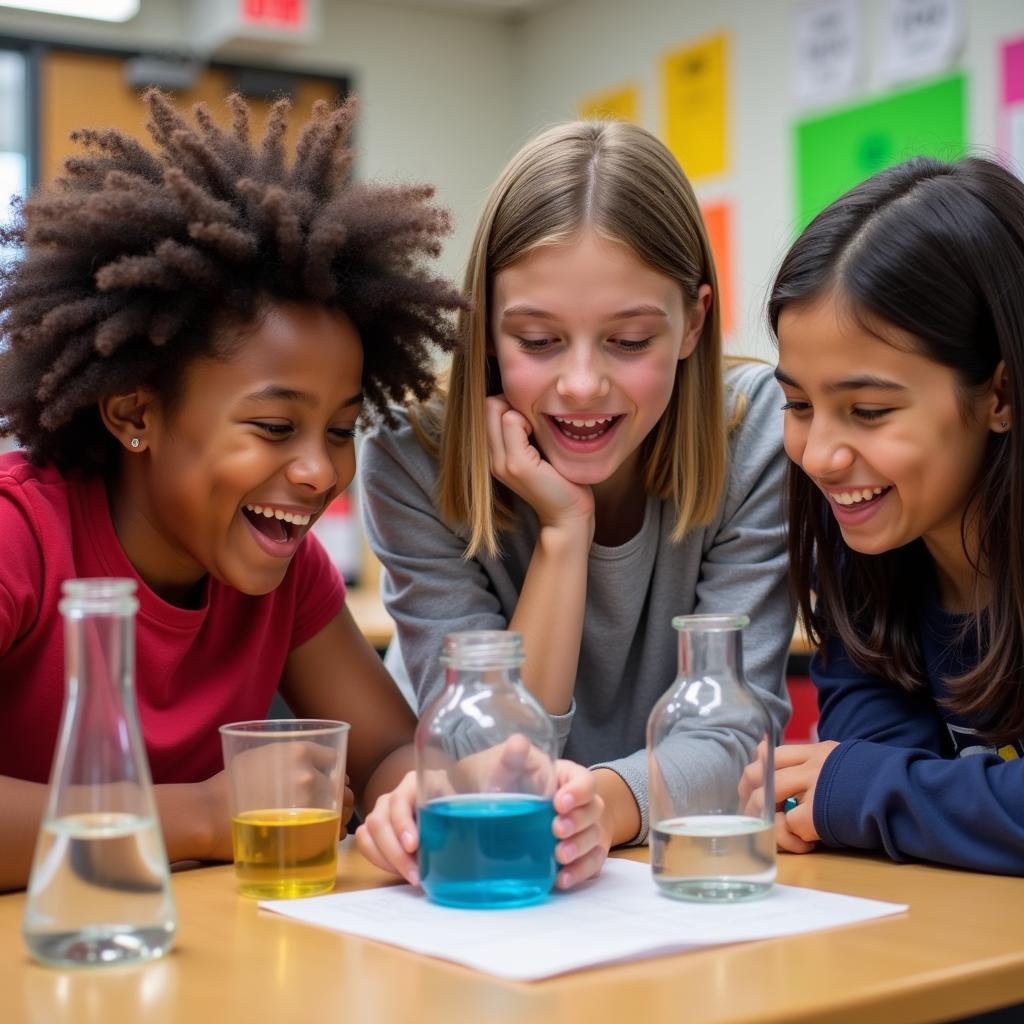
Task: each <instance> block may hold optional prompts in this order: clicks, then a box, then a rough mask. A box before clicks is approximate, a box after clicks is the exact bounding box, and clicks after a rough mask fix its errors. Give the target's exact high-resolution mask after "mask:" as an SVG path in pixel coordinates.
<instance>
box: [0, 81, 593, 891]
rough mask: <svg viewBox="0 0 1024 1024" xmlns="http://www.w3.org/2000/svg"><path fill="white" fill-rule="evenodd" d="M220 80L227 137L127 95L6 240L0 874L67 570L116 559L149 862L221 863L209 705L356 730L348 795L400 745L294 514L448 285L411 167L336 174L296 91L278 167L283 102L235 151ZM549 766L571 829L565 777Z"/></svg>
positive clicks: (396, 768) (339, 594) (53, 733)
mask: <svg viewBox="0 0 1024 1024" xmlns="http://www.w3.org/2000/svg"><path fill="white" fill-rule="evenodd" d="M228 102H229V105H230V107H231V110H232V112H233V124H232V127H231V129H230V130H228V131H223V130H221V129H220V128H218V127H217V126H216V124H215V123H214V122H213V120H212V118H211V116H210V114H209V113H208V111H207V110H206V109H205V108H204V107H202V106H201V105H200V106H197V107H196V108H195V123H194V124H191V123H189V122H188V121H186V120H185V119H184V118H183V117H181V116H180V115H179V114H178V112H177V111H176V110H175V109H174V107H173V106H172V105H171V104H170V103H169V102H168V100H167V99H165V98H164V97H163V96H162V95H161V94H160V93H158V92H155V91H152V92H150V93H148V94H147V96H146V103H147V104H148V107H149V111H150V114H151V118H152V121H151V123H150V125H149V126H148V127H149V132H150V134H151V135H152V137H153V141H154V142H155V144H156V152H155V153H151V152H149V151H148V150H146V149H145V148H144V147H143V146H142V145H141V144H140V143H139V142H137V141H136V140H135V139H133V138H130V137H128V136H126V135H123V134H121V133H120V132H113V131H110V132H97V131H83V132H80V133H78V138H79V139H80V141H82V142H84V143H85V144H86V146H87V147H89V149H90V150H91V153H89V154H88V155H86V156H84V157H81V158H76V159H72V160H69V161H68V162H67V164H66V167H65V177H64V178H63V179H61V180H59V181H58V182H57V184H56V186H55V187H54V188H52V189H48V190H43V191H41V192H39V193H37V194H35V195H33V196H32V197H31V198H30V199H29V200H28V201H27V202H26V203H25V205H24V207H23V209H22V210H21V216H20V218H19V219H18V220H17V222H16V223H15V225H14V227H13V228H11V229H9V230H8V231H6V232H5V233H4V235H3V237H2V238H0V242H5V243H7V244H15V245H18V246H21V247H22V249H23V252H24V256H23V258H21V259H20V260H18V261H17V262H15V263H14V264H13V265H12V266H10V267H7V268H5V270H4V272H3V278H2V281H0V311H2V317H3V319H2V330H3V335H4V348H3V350H2V351H0V434H7V435H11V434H13V435H15V436H16V437H17V438H18V440H19V441H20V443H21V445H22V446H23V449H24V450H23V451H18V452H13V453H11V454H8V455H5V456H0V681H2V685H0V834H2V835H3V843H2V844H0V888H10V887H12V886H17V885H23V884H24V883H25V880H26V877H27V874H28V867H29V860H30V858H31V854H32V848H33V845H34V842H35V836H36V832H37V829H38V826H39V821H40V818H41V816H42V811H43V803H44V798H45V794H46V787H45V783H46V780H47V774H48V771H49V768H50V763H51V760H52V757H53V749H54V745H55V742H56V738H57V729H58V723H59V719H60V712H61V705H62V702H63V680H64V671H63V658H62V650H63V645H62V642H61V628H62V626H61V616H60V614H59V611H58V607H57V603H58V600H59V597H60V589H61V583H62V581H63V580H66V579H68V578H71V577H85V576H122V577H128V578H130V579H134V580H136V581H137V586H138V594H139V605H140V607H139V615H138V623H137V667H138V671H137V701H138V706H139V714H140V719H141V725H142V732H143V737H144V740H145V743H146V747H147V751H148V754H149V760H150V766H151V770H152V775H153V779H154V781H155V782H156V784H157V785H156V798H157V807H158V811H159V814H160V818H161V824H162V827H163V831H164V837H165V841H166V844H167V848H168V853H169V855H170V857H171V859H172V860H177V859H191V858H199V859H230V857H231V841H230V816H229V813H228V806H227V787H226V784H225V778H224V773H223V771H222V770H221V769H222V762H221V750H220V741H219V736H218V732H217V727H218V725H220V724H222V723H224V722H227V721H232V720H238V719H246V718H262V717H264V715H265V714H266V712H267V709H268V707H269V705H270V701H271V698H272V696H273V694H274V692H275V691H276V690H278V689H279V688H280V690H281V692H282V694H283V695H284V697H285V699H286V700H287V702H288V704H289V705H290V706H291V708H292V709H293V710H294V711H295V712H296V713H297V714H298V715H300V716H308V717H314V718H335V719H345V720H347V721H349V722H350V723H351V724H352V731H351V736H350V742H349V750H348V768H349V771H350V773H351V779H352V785H353V788H354V790H355V792H356V794H358V795H359V796H360V797H361V801H362V805H363V806H364V807H365V808H366V809H367V810H369V808H371V807H372V806H373V804H374V802H375V800H376V799H377V797H378V796H380V795H382V794H384V793H385V792H386V791H387V790H388V789H390V788H391V787H393V786H395V785H396V784H397V783H398V781H399V780H400V779H401V778H402V776H403V775H404V774H405V772H406V771H407V769H408V768H409V766H410V763H411V758H410V756H409V754H410V751H409V746H408V744H409V742H410V740H411V738H412V731H413V727H414V724H415V721H414V718H413V715H412V713H411V711H410V710H409V709H408V707H407V705H406V704H405V701H404V700H403V699H402V697H401V695H400V693H399V692H398V690H397V689H396V688H395V687H394V685H393V683H392V681H391V679H390V678H389V676H388V674H387V672H386V671H385V669H384V668H383V666H382V665H381V663H380V660H379V659H378V658H377V656H376V654H375V652H374V651H373V649H372V648H371V647H370V646H369V644H368V643H367V642H366V640H365V639H364V638H363V636H362V635H361V634H360V632H359V630H358V629H357V627H356V625H355V622H354V621H353V619H352V616H351V614H350V613H349V611H348V610H347V608H346V606H345V592H344V587H343V585H342V582H341V580H340V578H339V577H338V574H337V572H336V571H335V569H334V567H333V566H332V565H331V564H330V562H329V561H328V559H327V556H326V554H325V552H324V551H323V549H322V548H321V547H320V545H319V544H318V543H317V542H316V540H315V538H313V537H310V536H308V531H309V529H310V527H311V526H312V524H313V523H314V522H315V521H316V520H317V518H318V517H319V516H320V514H321V513H322V512H323V510H324V509H325V508H326V507H327V505H328V504H329V503H330V502H331V500H332V499H333V498H334V497H335V496H337V495H338V494H339V493H340V492H341V491H342V490H344V489H345V487H346V486H348V484H349V483H350V482H351V480H352V476H353V474H354V472H355V452H354V444H353V435H354V433H355V428H356V422H357V419H359V417H360V415H361V412H369V411H370V410H374V411H376V412H378V413H380V414H382V415H384V416H385V417H389V416H390V415H391V414H390V413H388V411H387V406H388V403H389V402H401V401H403V400H405V399H406V397H407V395H409V394H411V395H413V396H418V397H420V398H423V397H425V396H426V395H427V394H428V393H429V392H430V390H431V386H432V375H431V372H430V360H431V346H432V345H433V346H436V347H440V348H442V349H449V348H451V340H450V339H451V338H452V336H453V330H452V324H451V322H450V316H449V315H450V313H451V311H453V310H455V309H457V308H459V307H460V306H461V305H462V300H461V299H460V297H459V295H458V293H457V291H456V290H455V289H454V288H452V287H451V286H450V285H448V284H447V283H445V282H443V281H440V280H438V279H436V278H434V277H432V276H430V275H429V274H428V273H427V272H426V271H425V269H424V267H423V259H424V257H426V256H435V255H437V252H438V250H439V244H440V238H441V237H442V236H443V234H445V233H446V231H447V229H448V217H447V215H446V214H445V212H444V211H442V210H440V209H438V208H437V207H435V206H433V205H432V204H431V202H430V197H431V195H432V190H431V189H429V188H424V187H380V186H368V185H358V184H354V183H352V182H351V181H350V180H349V179H348V176H347V174H346V168H347V166H348V163H349V161H350V153H349V151H348V150H347V149H345V148H344V147H345V141H346V138H347V136H348V133H349V130H350V125H351V121H352V113H353V109H354V108H353V105H352V103H351V102H349V103H346V104H345V105H343V106H341V107H339V108H338V109H335V110H331V109H329V107H328V106H327V104H326V103H319V104H317V105H316V106H315V107H314V110H313V117H312V119H311V120H310V121H309V122H308V123H307V124H306V126H305V127H304V128H303V130H302V132H301V134H300V137H299V139H298V143H297V146H296V151H295V159H294V161H293V162H291V163H290V164H289V162H288V161H287V160H286V153H285V148H284V145H283V137H284V134H285V129H286V127H287V118H288V110H289V104H288V102H287V101H286V100H282V101H279V102H278V103H276V104H275V105H274V107H273V109H272V112H271V114H270V117H269V119H268V122H267V127H266V131H265V134H264V137H263V139H262V141H261V142H260V143H258V144H256V145H254V144H253V143H252V142H251V141H250V127H249V110H248V108H247V106H246V105H245V103H244V102H243V101H242V100H241V99H240V98H239V97H237V96H236V97H231V98H230V99H229V101H228ZM293 770H295V771H296V772H303V773H308V772H309V771H310V770H311V766H309V765H304V764H300V765H294V766H293ZM561 779H562V781H563V782H565V786H564V787H563V788H564V789H566V790H568V791H569V794H570V795H571V797H572V798H573V800H575V802H576V803H577V805H578V807H579V808H580V810H579V815H580V822H581V825H580V827H586V826H587V825H588V824H589V818H588V816H593V815H594V814H596V807H595V804H594V801H593V800H592V797H593V793H594V788H593V785H592V783H591V782H590V778H589V775H588V774H587V773H586V772H585V771H584V770H583V769H582V768H579V767H578V766H569V767H568V768H566V769H564V770H563V773H562V776H561ZM588 801H589V803H588ZM351 802H352V801H351V794H348V793H346V807H347V808H348V809H349V811H348V813H351V811H350V808H351ZM574 831H575V829H570V832H574ZM566 834H569V833H566Z"/></svg>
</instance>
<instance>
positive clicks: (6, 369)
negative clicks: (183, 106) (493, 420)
mask: <svg viewBox="0 0 1024 1024" xmlns="http://www.w3.org/2000/svg"><path fill="white" fill-rule="evenodd" d="M144 101H145V103H146V105H147V106H148V108H149V113H150V117H151V120H150V122H149V124H147V126H146V127H147V130H148V131H149V134H150V135H151V136H152V138H153V141H154V142H155V144H156V152H155V153H151V152H149V151H148V150H147V149H145V148H144V147H143V146H142V145H141V143H140V142H138V141H137V140H136V139H134V138H131V137H130V136H128V135H125V134H123V133H122V132H119V131H96V130H89V129H85V130H81V131H78V132H75V133H74V134H73V136H72V138H74V139H76V140H77V141H79V142H81V143H83V144H84V146H85V147H86V149H87V150H88V152H87V153H86V154H85V155H83V156H79V157H74V158H71V159H69V160H68V161H67V162H66V164H65V166H64V174H63V177H61V178H60V179H58V181H57V183H56V185H55V186H53V187H51V188H47V189H42V190H39V191H37V192H36V193H34V194H33V195H32V196H31V197H30V198H29V199H28V200H27V201H26V202H25V203H24V204H23V205H22V206H21V207H20V208H19V209H18V210H17V211H16V214H17V215H16V217H15V220H14V223H13V226H11V227H9V228H7V229H6V230H5V231H4V232H3V233H2V236H0V242H3V243H5V244H7V245H15V246H19V247H22V255H21V257H20V258H19V259H17V260H16V261H15V262H13V263H12V264H11V265H10V266H7V267H5V268H3V270H2V276H0V317H2V320H0V328H2V332H3V338H4V345H5V347H3V348H2V349H0V435H10V434H13V435H15V436H16V437H17V438H18V440H19V442H20V443H21V444H22V445H23V446H24V447H25V448H27V450H28V454H29V457H30V458H31V459H32V460H33V461H35V462H37V463H43V462H53V463H55V464H57V465H58V466H59V467H60V468H61V469H63V470H66V471H67V470H79V471H83V472H95V471H104V470H107V469H109V468H110V466H111V465H112V462H111V460H112V458H113V453H114V452H115V451H116V447H115V446H114V445H113V443H112V439H111V438H110V436H109V434H108V433H107V431H106V430H105V428H104V427H103V424H102V422H101V420H100V417H99V413H98V409H97V401H98V400H99V399H100V398H101V397H103V396H105V395H110V394H118V393H122V392H126V391H131V390H132V389H134V388H135V387H138V386H140V385H146V386H149V387H152V388H154V389H156V391H157V392H158V394H160V395H161V397H162V398H164V399H165V400H166V401H167V402H168V403H169V404H172V405H173V403H174V398H175V395H176V389H177V388H178V387H179V385H180V381H181V378H182V370H183V368H184V367H185V366H186V365H187V364H188V363H189V361H190V360H191V359H193V358H196V357H198V356H203V355H207V356H216V355H217V354H219V352H220V349H221V348H222V347H223V340H224V339H220V338H219V335H220V334H224V335H228V334H230V330H224V331H220V330H219V328H221V327H222V326H224V325H225V324H228V325H238V324H244V323H246V322H247V321H250V320H253V319H255V318H256V317H258V316H259V315H260V313H261V312H262V311H263V310H264V309H265V308H266V307H267V306H268V305H269V304H272V303H274V302H275V301H280V302H312V303H319V304H323V305H324V306H326V307H329V308H333V309H338V310H341V311H343V312H344V313H345V314H346V315H347V316H348V317H349V319H350V320H351V321H352V322H353V324H354V325H355V327H356V329H357V330H358V332H359V336H360V338H361V341H362V345H363V350H364V368H363V387H364V393H365V396H366V400H367V402H366V405H367V407H368V408H369V410H370V411H371V412H373V411H375V412H377V413H380V414H383V416H384V417H385V418H389V417H388V414H387V403H388V402H389V401H402V400H405V399H406V398H407V397H408V395H409V394H412V395H413V396H415V397H417V398H421V399H422V398H425V397H426V396H427V395H428V394H429V393H430V390H431V388H432V385H433V373H432V367H431V345H436V346H439V347H440V348H442V349H450V348H451V347H452V344H453V342H452V338H453V336H454V330H453V325H452V323H451V320H450V312H451V311H453V310H455V309H458V308H460V307H461V305H462V302H461V299H460V297H459V295H458V293H457V291H456V290H455V289H454V288H453V287H452V286H451V285H450V284H448V283H447V282H445V281H442V280H439V279H437V278H435V277H432V276H430V275H429V274H428V273H426V272H425V271H424V269H423V267H422V262H423V259H424V258H425V257H432V256H436V255H437V254H438V252H439V251H440V239H441V238H442V237H443V236H444V235H445V234H447V233H448V231H449V229H450V225H449V217H448V214H447V213H446V212H445V211H444V210H441V209H439V208H438V207H436V206H434V205H433V204H432V203H431V202H430V200H431V197H432V195H433V189H432V188H430V187H428V186H381V185H369V184H356V183H353V182H352V181H351V180H350V176H349V174H348V169H349V165H350V163H351V159H352V155H351V151H350V150H348V149H347V148H346V143H347V139H348V135H349V133H350V131H351V127H352V121H353V115H354V111H355V104H354V101H352V100H349V101H347V102H346V103H344V104H343V105H341V106H339V107H337V108H335V109H331V108H330V107H329V106H328V104H327V103H326V102H324V101H320V102H318V103H316V104H315V105H314V107H313V112H312V117H311V118H310V119H309V121H308V122H307V123H306V125H305V126H304V127H303V129H302V131H301V134H300V137H299V141H298V145H297V147H296V151H295V158H294V161H293V162H291V164H290V165H289V162H288V160H287V159H286V151H285V147H284V142H283V138H284V133H285V129H286V127H287V122H288V116H289V111H290V103H289V102H288V101H287V100H284V99H282V100H279V101H278V102H277V103H275V104H274V106H273V107H272V109H271V113H270V115H269V117H268V120H267V124H266V128H265V131H264V134H263V138H262V140H260V141H259V142H257V143H253V142H252V141H251V138H250V111H249V108H248V106H247V104H246V103H245V102H244V100H243V99H242V98H241V97H239V96H230V97H228V101H227V102H228V106H229V107H230V110H231V114H232V124H231V127H230V129H229V130H222V129H221V128H219V127H218V126H217V125H216V124H215V123H214V121H213V118H212V117H211V115H210V113H209V111H208V110H207V109H206V107H205V106H203V105H202V104H197V105H196V106H195V107H194V108H193V115H194V118H193V119H194V123H189V122H188V121H187V120H186V119H185V118H184V117H182V116H181V114H180V113H179V112H178V111H177V110H176V109H175V107H174V106H173V104H172V103H171V102H170V100H169V99H167V97H165V96H164V95H163V94H161V93H160V92H159V91H157V90H150V91H148V92H147V93H146V95H145V96H144Z"/></svg>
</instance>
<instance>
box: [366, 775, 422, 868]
mask: <svg viewBox="0 0 1024 1024" xmlns="http://www.w3.org/2000/svg"><path fill="white" fill-rule="evenodd" d="M419 845H420V835H419V830H418V829H417V828H416V773H415V772H406V774H405V777H404V778H403V779H402V781H401V782H400V783H399V784H398V785H397V786H395V788H394V789H393V790H392V791H391V792H390V793H385V794H384V795H383V796H381V797H380V798H378V800H377V803H376V804H375V805H374V808H373V810H372V811H370V813H369V814H368V815H367V816H366V820H365V821H364V822H363V823H362V825H360V826H359V828H357V829H356V846H357V847H358V849H359V852H360V853H361V854H362V855H363V856H364V857H365V858H366V859H367V860H368V861H369V862H370V863H371V864H374V865H376V866H377V867H378V868H380V869H381V870H382V871H391V872H393V873H394V874H396V875H401V876H402V877H403V878H404V879H405V880H406V881H407V882H408V883H409V884H410V885H419V884H420V872H419V867H418V865H417V863H416V850H417V849H418V848H419Z"/></svg>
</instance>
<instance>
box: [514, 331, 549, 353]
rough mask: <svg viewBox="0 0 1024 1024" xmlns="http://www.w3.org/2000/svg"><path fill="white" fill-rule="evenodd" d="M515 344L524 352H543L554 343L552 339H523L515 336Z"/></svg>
mask: <svg viewBox="0 0 1024 1024" xmlns="http://www.w3.org/2000/svg"><path fill="white" fill-rule="evenodd" d="M515 338H516V342H517V343H518V345H519V347H520V348H521V349H522V350H523V351H524V352H543V351H545V349H547V348H550V347H551V346H552V345H554V343H555V339H554V338H523V337H520V336H519V335H516V336H515Z"/></svg>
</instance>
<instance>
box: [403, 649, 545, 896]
mask: <svg viewBox="0 0 1024 1024" xmlns="http://www.w3.org/2000/svg"><path fill="white" fill-rule="evenodd" d="M522 662H523V648H522V637H521V635H520V634H519V633H513V632H504V631H501V630H477V631H469V632H464V633H451V634H449V635H448V636H446V637H445V639H444V648H443V653H442V656H441V664H442V665H444V667H445V688H444V690H443V691H442V692H441V694H440V695H439V696H438V697H437V699H436V700H434V701H433V702H432V703H431V704H430V706H429V707H428V708H427V709H426V710H425V711H424V713H423V715H422V717H421V718H420V722H419V725H418V726H417V728H416V779H417V804H418V821H419V832H420V849H419V869H420V880H421V882H422V885H423V889H424V891H425V892H426V894H427V895H428V896H429V897H430V898H431V899H432V900H434V901H435V902H437V903H443V904H446V905H448V906H453V907H479V908H497V907H521V906H526V905H527V904H531V903H539V902H541V901H542V900H544V899H546V898H547V896H548V893H549V892H550V891H551V886H552V885H553V884H554V881H555V875H556V874H557V870H558V866H557V864H556V863H555V842H556V840H555V836H554V833H553V831H552V825H553V823H554V819H555V810H554V804H553V802H552V801H553V798H554V794H555V759H556V757H557V753H558V744H557V739H556V737H555V729H554V725H553V724H552V722H551V719H550V717H549V716H548V714H547V712H546V711H545V710H544V709H543V708H542V707H541V706H540V704H539V703H538V702H537V701H536V700H535V699H534V697H533V696H532V695H531V694H530V693H529V692H527V690H526V689H525V688H524V686H523V684H522V681H521V678H520V674H519V667H520V665H521V664H522Z"/></svg>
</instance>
